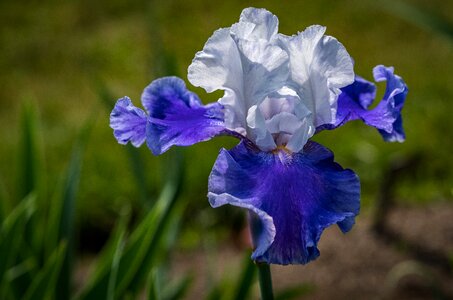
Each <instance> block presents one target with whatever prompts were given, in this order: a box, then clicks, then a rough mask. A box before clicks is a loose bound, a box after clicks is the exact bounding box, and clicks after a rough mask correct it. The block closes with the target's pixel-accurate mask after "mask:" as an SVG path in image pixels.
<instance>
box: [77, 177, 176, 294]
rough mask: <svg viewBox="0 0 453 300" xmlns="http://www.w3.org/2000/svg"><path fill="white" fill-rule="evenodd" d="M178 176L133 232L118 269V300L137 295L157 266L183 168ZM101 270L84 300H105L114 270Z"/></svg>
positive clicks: (173, 209) (88, 288)
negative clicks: (125, 296)
mask: <svg viewBox="0 0 453 300" xmlns="http://www.w3.org/2000/svg"><path fill="white" fill-rule="evenodd" d="M178 173H179V176H177V177H175V180H169V181H167V183H166V185H165V187H164V189H163V191H162V193H161V195H160V197H159V199H158V200H157V201H156V203H155V205H154V206H153V209H152V210H151V211H150V212H149V213H148V214H147V216H146V217H145V218H144V219H143V221H142V222H141V223H140V224H139V226H138V227H137V228H136V229H135V230H134V232H133V233H132V235H131V238H130V239H129V242H128V243H127V245H126V246H125V249H124V252H123V255H122V257H121V261H120V263H119V266H118V277H117V289H116V292H115V293H116V296H117V297H120V298H121V297H122V296H124V294H125V293H126V292H127V291H133V292H137V291H138V290H139V289H140V288H141V287H142V284H144V283H145V280H146V277H147V276H148V274H149V270H150V269H152V267H151V266H152V265H153V263H155V260H156V255H157V254H158V250H159V248H160V247H161V244H162V240H163V238H164V236H165V232H166V230H167V228H168V225H169V220H170V219H171V215H172V213H173V212H174V211H175V205H176V199H177V197H178V194H179V191H180V187H181V179H182V168H180V169H179V172H178ZM101 268H102V270H101V271H98V276H97V277H96V278H95V280H94V281H91V282H90V283H89V285H88V286H87V288H86V289H85V290H84V291H83V292H82V295H81V296H80V298H81V299H105V297H106V293H107V290H108V288H107V287H108V280H109V278H110V273H111V269H110V268H106V267H105V266H104V267H102V266H101Z"/></svg>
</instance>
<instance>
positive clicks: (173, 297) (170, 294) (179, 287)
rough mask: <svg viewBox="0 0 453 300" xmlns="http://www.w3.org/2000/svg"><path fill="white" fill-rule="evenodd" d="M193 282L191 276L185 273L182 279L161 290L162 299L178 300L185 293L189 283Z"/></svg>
mask: <svg viewBox="0 0 453 300" xmlns="http://www.w3.org/2000/svg"><path fill="white" fill-rule="evenodd" d="M192 282H193V276H192V275H187V276H185V277H184V278H183V279H181V280H180V281H179V282H177V283H176V284H171V285H169V286H168V287H167V288H166V289H165V290H164V291H163V292H162V299H164V300H178V299H182V298H183V297H184V296H185V294H186V293H187V291H188V289H189V287H190V285H191V284H192Z"/></svg>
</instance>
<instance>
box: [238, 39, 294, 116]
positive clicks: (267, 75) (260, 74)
mask: <svg viewBox="0 0 453 300" xmlns="http://www.w3.org/2000/svg"><path fill="white" fill-rule="evenodd" d="M237 45H238V49H239V53H240V56H241V61H242V71H243V78H244V90H243V95H244V100H245V103H246V106H247V107H248V108H249V107H251V106H253V105H255V104H257V103H258V102H260V101H262V100H263V99H264V97H265V96H266V95H268V94H269V93H271V92H273V91H275V90H278V89H279V88H280V87H282V86H283V85H284V84H285V82H286V81H287V80H288V77H289V59H288V54H287V53H286V52H285V51H283V50H282V49H281V48H280V47H278V46H275V45H272V44H270V43H268V42H267V41H265V40H258V41H250V40H238V41H237Z"/></svg>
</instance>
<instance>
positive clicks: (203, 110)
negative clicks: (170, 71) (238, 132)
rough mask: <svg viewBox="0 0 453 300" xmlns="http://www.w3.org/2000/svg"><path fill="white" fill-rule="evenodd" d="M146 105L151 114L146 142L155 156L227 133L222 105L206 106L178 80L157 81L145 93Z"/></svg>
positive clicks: (173, 78)
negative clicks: (174, 147)
mask: <svg viewBox="0 0 453 300" xmlns="http://www.w3.org/2000/svg"><path fill="white" fill-rule="evenodd" d="M142 103H143V106H144V107H145V108H146V110H147V111H148V113H149V118H148V122H147V125H146V137H147V138H146V142H147V145H148V147H149V148H150V149H151V151H152V152H153V153H154V154H155V155H158V154H161V153H163V152H165V151H167V150H168V149H169V148H170V147H171V146H174V145H177V146H190V145H193V144H195V143H198V142H202V141H206V140H209V139H211V138H212V137H214V136H216V135H219V134H221V133H223V132H224V130H225V125H224V113H223V107H222V106H221V105H220V104H218V103H212V104H208V105H202V103H201V101H200V100H199V98H198V96H197V95H196V94H195V93H192V92H190V91H188V90H187V89H186V86H185V84H184V81H183V80H182V79H180V78H178V77H164V78H160V79H157V80H155V81H153V82H152V83H151V84H150V85H149V86H148V87H146V88H145V90H144V91H143V95H142Z"/></svg>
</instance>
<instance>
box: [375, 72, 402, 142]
mask: <svg viewBox="0 0 453 300" xmlns="http://www.w3.org/2000/svg"><path fill="white" fill-rule="evenodd" d="M393 72H394V69H393V67H385V66H382V65H379V66H376V67H375V68H374V69H373V75H374V80H376V81H377V82H379V81H385V80H386V81H387V86H386V89H385V94H384V98H383V99H382V101H381V103H382V102H384V103H385V102H387V103H386V104H387V105H386V110H384V111H391V112H392V115H393V116H394V117H395V122H393V124H392V127H391V128H390V127H387V128H382V129H379V128H378V127H376V128H378V129H379V133H380V134H381V135H382V137H383V138H384V140H385V141H387V142H404V140H405V139H406V135H405V133H404V129H403V119H402V117H401V110H402V109H403V106H404V102H405V101H406V96H407V92H408V91H409V90H408V88H407V85H406V83H405V82H404V81H403V79H402V78H401V77H400V76H398V75H396V74H394V73H393ZM379 106H380V104H379V105H378V107H376V109H378V108H379Z"/></svg>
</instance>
